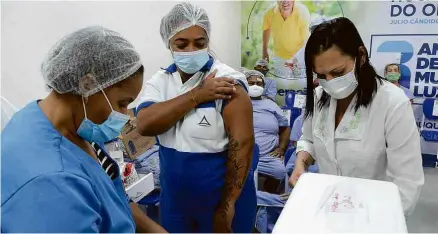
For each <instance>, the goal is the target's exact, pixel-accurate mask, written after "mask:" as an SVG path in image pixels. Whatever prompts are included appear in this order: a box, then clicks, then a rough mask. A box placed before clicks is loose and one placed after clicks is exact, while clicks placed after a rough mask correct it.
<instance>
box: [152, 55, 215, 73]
mask: <svg viewBox="0 0 438 234" xmlns="http://www.w3.org/2000/svg"><path fill="white" fill-rule="evenodd" d="M209 58H210V59H209V60H208V61H207V63H206V64H205V65H204V66H203V67H202V68H201V70H199V71H201V72H208V71H210V70H211V67H212V66H213V63H214V58H213V57H211V56H209ZM177 68H178V67H177V66H176V64H175V63H173V64H171V65H170V66H169V67H167V68H161V69H163V70H165V71H166V72H167V73H175V72H176V71H177Z"/></svg>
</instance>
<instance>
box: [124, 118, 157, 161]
mask: <svg viewBox="0 0 438 234" xmlns="http://www.w3.org/2000/svg"><path fill="white" fill-rule="evenodd" d="M120 139H121V140H122V141H123V145H124V146H125V149H126V153H127V154H128V157H129V158H130V159H135V158H137V157H138V156H140V155H142V154H143V153H144V152H146V151H147V150H149V149H150V148H151V147H152V146H153V145H155V144H156V143H157V140H156V138H155V137H145V136H141V135H140V134H139V133H138V131H137V122H136V120H135V119H134V118H132V119H131V120H130V121H129V122H128V123H127V124H126V125H125V127H124V128H123V131H122V134H121V136H120Z"/></svg>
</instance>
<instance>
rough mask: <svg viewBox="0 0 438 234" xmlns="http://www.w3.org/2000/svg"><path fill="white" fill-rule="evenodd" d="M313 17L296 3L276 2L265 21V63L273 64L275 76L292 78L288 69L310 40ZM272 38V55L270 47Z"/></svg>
mask: <svg viewBox="0 0 438 234" xmlns="http://www.w3.org/2000/svg"><path fill="white" fill-rule="evenodd" d="M309 25H310V13H309V10H308V9H307V7H306V6H304V5H303V4H301V3H299V2H296V1H295V0H286V1H277V4H276V6H274V7H272V8H270V9H268V10H267V12H266V13H265V15H264V18H263V28H262V30H263V43H262V51H263V52H262V54H263V59H265V60H267V61H272V63H273V64H274V72H275V75H276V76H280V77H282V78H290V76H291V71H290V69H288V68H287V67H286V66H285V65H286V62H287V61H288V60H290V59H291V58H292V57H293V56H294V55H295V54H296V53H297V52H298V51H299V50H300V49H301V48H302V47H303V46H304V45H305V42H306V40H307V38H308V37H309V35H310V33H309ZM271 37H272V41H273V51H272V52H271V53H269V52H270V51H268V45H269V41H270V39H271Z"/></svg>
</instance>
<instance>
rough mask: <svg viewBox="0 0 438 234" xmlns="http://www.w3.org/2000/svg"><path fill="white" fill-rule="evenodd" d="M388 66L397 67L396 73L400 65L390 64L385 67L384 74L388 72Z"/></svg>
mask: <svg viewBox="0 0 438 234" xmlns="http://www.w3.org/2000/svg"><path fill="white" fill-rule="evenodd" d="M389 66H397V69H398V71H400V65H399V64H398V63H390V64H387V65H386V66H385V72H388V67H389Z"/></svg>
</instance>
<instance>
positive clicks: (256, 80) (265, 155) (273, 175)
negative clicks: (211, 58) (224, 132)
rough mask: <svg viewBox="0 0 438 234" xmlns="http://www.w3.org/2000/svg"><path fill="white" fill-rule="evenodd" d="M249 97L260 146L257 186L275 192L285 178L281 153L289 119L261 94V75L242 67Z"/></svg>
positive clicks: (287, 131)
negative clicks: (246, 80)
mask: <svg viewBox="0 0 438 234" xmlns="http://www.w3.org/2000/svg"><path fill="white" fill-rule="evenodd" d="M244 74H245V76H246V78H247V79H248V84H249V92H248V93H249V96H250V97H251V101H252V108H253V119H254V135H255V142H256V143H257V145H258V146H259V149H260V159H259V164H258V172H259V177H258V183H259V187H258V189H259V190H261V191H266V192H269V193H275V194H278V193H279V192H280V191H279V190H278V188H279V185H280V181H281V180H283V179H284V178H285V175H286V168H285V166H284V161H283V158H284V154H285V152H286V149H287V147H288V146H289V136H290V128H289V121H288V119H287V118H286V116H285V115H284V113H283V111H282V110H281V108H280V107H279V106H278V105H277V104H276V103H275V102H274V101H272V100H271V99H268V98H264V97H262V96H263V93H264V91H265V80H264V78H265V77H264V75H263V74H262V73H260V72H258V71H255V70H249V71H245V73H244Z"/></svg>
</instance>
